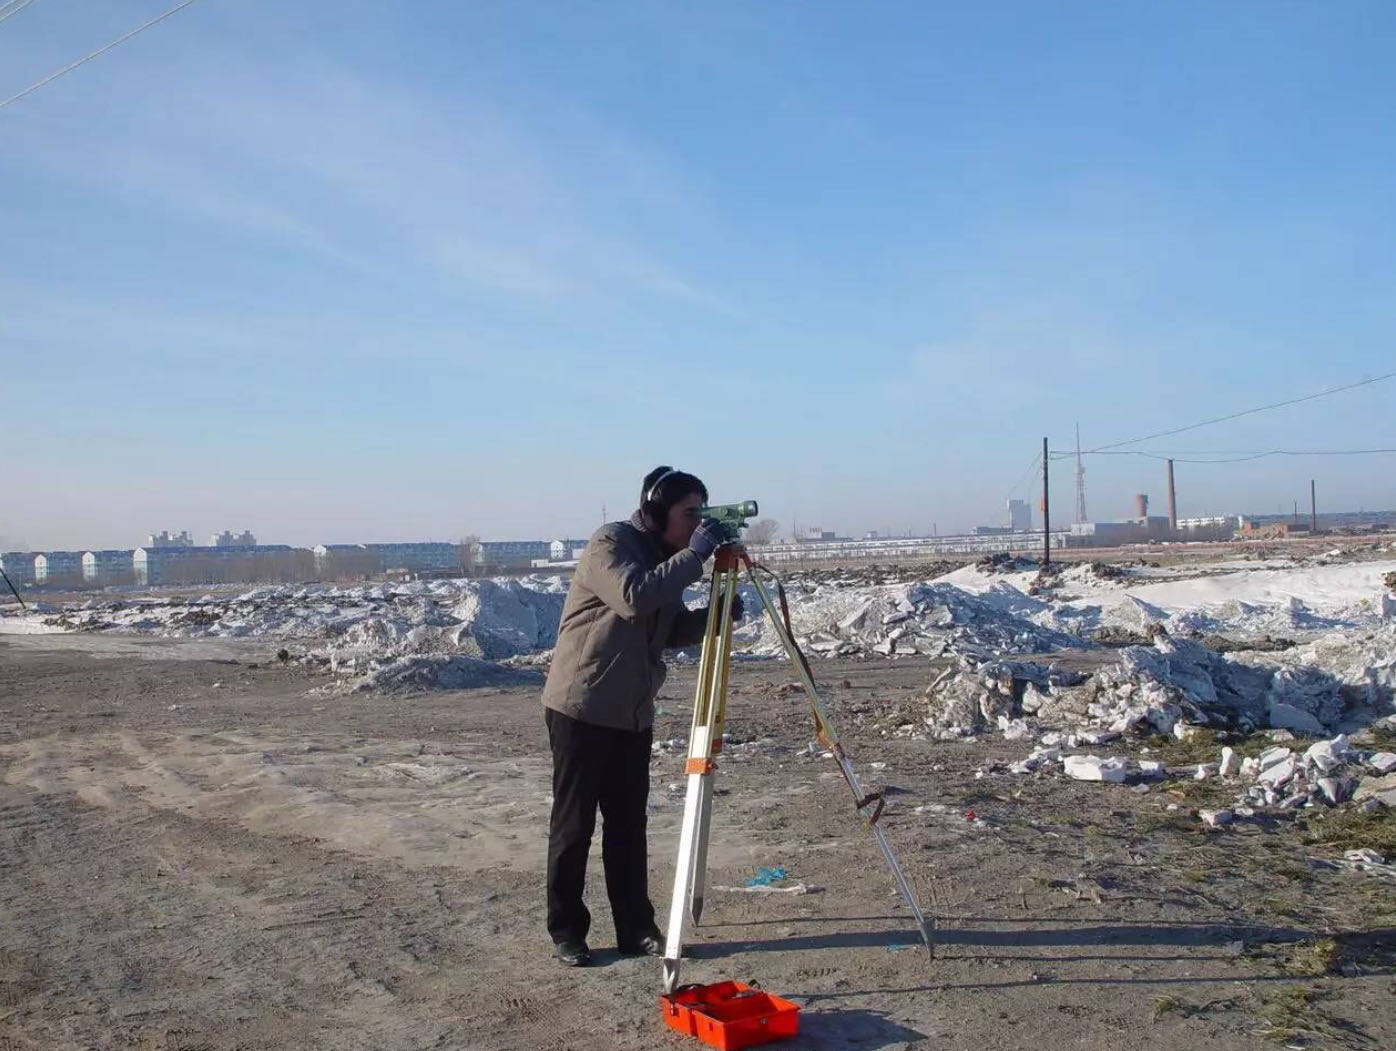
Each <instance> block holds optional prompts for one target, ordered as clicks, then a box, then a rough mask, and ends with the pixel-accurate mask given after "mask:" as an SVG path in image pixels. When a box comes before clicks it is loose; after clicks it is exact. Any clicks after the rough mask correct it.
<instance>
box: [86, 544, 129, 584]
mask: <svg viewBox="0 0 1396 1051" xmlns="http://www.w3.org/2000/svg"><path fill="white" fill-rule="evenodd" d="M135 557H136V553H135V552H134V551H132V550H131V549H130V548H126V549H125V550H109V551H84V552H83V554H82V579H83V580H84V581H86V582H87V583H89V584H131V583H134V582H135V579H136V563H135Z"/></svg>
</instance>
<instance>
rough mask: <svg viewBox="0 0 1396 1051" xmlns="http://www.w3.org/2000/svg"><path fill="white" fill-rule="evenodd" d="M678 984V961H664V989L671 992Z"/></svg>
mask: <svg viewBox="0 0 1396 1051" xmlns="http://www.w3.org/2000/svg"><path fill="white" fill-rule="evenodd" d="M678 984H679V961H678V960H665V961H664V991H665V992H666V993H672V992H673V991H674V990H675V989H676V988H677V987H678Z"/></svg>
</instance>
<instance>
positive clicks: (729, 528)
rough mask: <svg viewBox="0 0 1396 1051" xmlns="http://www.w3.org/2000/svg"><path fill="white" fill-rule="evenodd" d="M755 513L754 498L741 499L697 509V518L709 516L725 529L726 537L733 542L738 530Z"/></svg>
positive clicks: (738, 532)
mask: <svg viewBox="0 0 1396 1051" xmlns="http://www.w3.org/2000/svg"><path fill="white" fill-rule="evenodd" d="M757 513H758V512H757V510H756V501H755V500H743V501H742V502H741V503H739V504H716V505H715V506H713V507H700V508H699V509H698V517H699V518H701V519H709V518H711V519H712V520H713V521H715V522H717V523H719V524H720V525H721V526H722V528H723V529H724V530H726V532H727V536H728V539H730V540H732V541H733V542H736V541H737V540H738V539H739V538H740V536H741V532H740V531H741V530H743V529H745V528H746V520H747V519H748V518H755V517H756V515H757Z"/></svg>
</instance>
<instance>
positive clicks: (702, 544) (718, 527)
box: [688, 518, 732, 562]
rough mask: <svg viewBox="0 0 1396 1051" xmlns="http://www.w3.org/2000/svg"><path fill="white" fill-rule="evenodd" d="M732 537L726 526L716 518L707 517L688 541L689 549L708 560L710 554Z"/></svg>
mask: <svg viewBox="0 0 1396 1051" xmlns="http://www.w3.org/2000/svg"><path fill="white" fill-rule="evenodd" d="M731 539H732V538H731V537H729V536H728V535H727V527H726V526H724V525H723V524H722V523H721V522H719V521H718V520H717V519H716V518H705V519H703V521H701V522H699V523H698V528H697V529H695V530H694V531H693V536H692V538H691V539H690V540H689V541H688V549H689V550H690V551H692V552H693V553H694V554H696V555H697V556H698V557H699V558H701V559H702V560H703V561H704V562H706V561H707V560H708V556H709V555H711V554H712V553H713V552H714V551H716V550H717V549H718V548H720V547H721V546H722V545H723V544H726V543H728V542H730V541H731Z"/></svg>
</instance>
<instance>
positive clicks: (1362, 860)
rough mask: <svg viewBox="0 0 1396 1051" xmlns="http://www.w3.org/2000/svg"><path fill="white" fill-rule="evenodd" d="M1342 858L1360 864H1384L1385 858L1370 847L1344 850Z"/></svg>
mask: <svg viewBox="0 0 1396 1051" xmlns="http://www.w3.org/2000/svg"><path fill="white" fill-rule="evenodd" d="M1343 858H1344V859H1345V860H1347V861H1354V862H1357V863H1358V864H1361V865H1385V864H1386V858H1385V857H1383V856H1382V855H1381V854H1378V853H1377V852H1376V851H1375V850H1372V849H1371V848H1370V847H1363V848H1362V849H1361V850H1349V851H1346V852H1344V854H1343Z"/></svg>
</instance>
